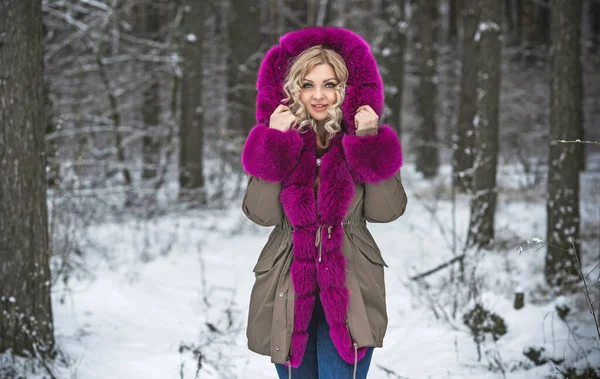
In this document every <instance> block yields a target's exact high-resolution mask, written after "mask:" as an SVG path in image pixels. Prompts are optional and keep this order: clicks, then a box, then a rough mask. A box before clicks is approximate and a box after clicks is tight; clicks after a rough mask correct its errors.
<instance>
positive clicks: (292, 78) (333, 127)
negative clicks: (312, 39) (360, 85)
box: [282, 45, 348, 137]
mask: <svg viewBox="0 0 600 379" xmlns="http://www.w3.org/2000/svg"><path fill="white" fill-rule="evenodd" d="M320 64H329V65H330V66H331V68H333V72H334V73H335V77H336V79H337V81H338V84H337V85H336V86H335V87H334V89H335V91H336V95H337V96H336V102H335V103H334V104H333V105H332V106H331V107H329V109H328V110H327V113H328V115H327V117H326V118H325V130H326V131H327V133H328V134H329V137H332V136H334V135H335V134H337V133H338V132H339V131H340V130H341V129H342V126H341V122H342V117H343V115H342V103H343V102H344V97H345V95H346V82H347V80H348V68H347V67H346V63H345V62H344V59H343V58H342V57H341V56H340V55H339V54H338V53H336V52H335V51H333V50H330V49H327V48H324V47H323V46H321V45H317V46H313V47H310V48H308V49H306V50H305V51H303V52H302V54H300V55H298V56H297V57H296V58H295V59H294V60H293V61H292V62H291V63H290V67H289V70H288V73H287V75H286V78H285V82H284V85H283V90H284V92H285V94H286V97H285V98H284V99H283V100H282V101H284V102H285V103H287V105H288V107H289V108H290V110H291V111H292V113H293V114H294V115H295V116H296V129H297V130H298V131H299V132H305V131H307V129H306V128H307V127H310V128H312V129H313V130H314V131H315V133H316V132H317V123H316V122H315V120H313V119H312V118H311V117H310V115H309V113H308V111H307V110H306V108H305V107H304V105H303V104H302V101H301V100H300V92H302V81H303V80H304V78H305V77H306V75H307V74H308V73H309V72H310V71H312V69H313V68H314V67H315V66H318V65H320Z"/></svg>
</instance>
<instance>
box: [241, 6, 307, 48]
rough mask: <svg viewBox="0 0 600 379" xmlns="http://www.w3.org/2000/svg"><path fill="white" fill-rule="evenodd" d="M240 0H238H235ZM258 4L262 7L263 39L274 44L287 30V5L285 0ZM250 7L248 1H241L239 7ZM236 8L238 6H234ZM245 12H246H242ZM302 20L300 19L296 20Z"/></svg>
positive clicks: (261, 24) (261, 27)
mask: <svg viewBox="0 0 600 379" xmlns="http://www.w3.org/2000/svg"><path fill="white" fill-rule="evenodd" d="M234 1H238V0H234ZM259 4H260V5H256V7H260V9H259V10H260V31H261V32H260V36H261V40H262V41H265V42H267V43H268V44H269V45H274V44H276V43H278V42H279V37H280V36H281V35H282V34H284V33H285V30H286V16H285V10H286V9H287V8H286V5H285V1H284V0H269V1H262V2H260V3H259ZM244 7H245V8H247V7H248V5H247V2H246V1H240V5H239V6H238V7H237V9H242V10H243V9H244ZM234 8H236V7H234ZM242 14H244V13H242ZM288 16H289V15H288ZM296 21H300V20H296Z"/></svg>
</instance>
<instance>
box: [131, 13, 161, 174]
mask: <svg viewBox="0 0 600 379" xmlns="http://www.w3.org/2000/svg"><path fill="white" fill-rule="evenodd" d="M158 6H159V5H158V4H157V3H144V4H140V5H138V6H137V8H138V9H137V12H135V13H136V18H137V20H136V29H137V34H138V35H140V36H141V37H143V38H147V39H151V40H156V39H157V34H158V32H159V30H160V12H159V9H158ZM152 69H153V65H152V64H146V65H144V70H145V71H146V72H147V73H148V74H149V75H148V77H149V80H148V83H145V84H146V85H147V87H146V88H145V89H144V92H143V94H142V96H143V104H142V121H143V124H144V127H145V129H146V131H147V132H148V134H147V135H145V136H144V137H143V138H142V162H143V164H144V168H143V170H142V178H144V179H153V178H155V177H156V174H157V172H158V165H159V163H160V147H161V144H160V138H159V137H158V133H156V132H157V128H158V126H159V124H160V111H161V109H160V88H159V83H158V80H157V79H156V78H155V75H153V74H152Z"/></svg>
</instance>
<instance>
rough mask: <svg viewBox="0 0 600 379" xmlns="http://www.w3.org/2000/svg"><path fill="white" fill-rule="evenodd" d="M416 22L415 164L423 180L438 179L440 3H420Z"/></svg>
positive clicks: (415, 10)
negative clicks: (435, 177)
mask: <svg viewBox="0 0 600 379" xmlns="http://www.w3.org/2000/svg"><path fill="white" fill-rule="evenodd" d="M413 17H414V18H413V22H414V23H415V26H416V27H417V30H418V42H417V44H416V52H415V56H416V57H415V59H416V66H417V67H418V75H419V84H418V86H417V87H416V88H415V97H416V99H417V104H418V115H419V118H420V123H419V125H418V127H417V133H416V134H417V138H418V140H419V146H418V147H417V149H416V155H417V156H416V160H415V165H416V169H417V171H419V172H421V173H422V174H423V176H424V177H426V178H431V177H433V176H435V175H436V174H437V172H438V168H439V160H440V158H439V148H438V138H437V126H436V121H435V116H436V97H437V80H436V75H437V64H436V62H437V42H438V25H439V20H438V1H437V0H419V1H417V4H415V6H414V16H413Z"/></svg>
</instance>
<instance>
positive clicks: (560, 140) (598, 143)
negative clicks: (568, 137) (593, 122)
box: [556, 139, 600, 145]
mask: <svg viewBox="0 0 600 379" xmlns="http://www.w3.org/2000/svg"><path fill="white" fill-rule="evenodd" d="M556 142H558V143H591V144H595V145H600V142H598V141H582V140H580V139H576V140H575V141H565V140H564V139H559V140H556Z"/></svg>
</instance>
